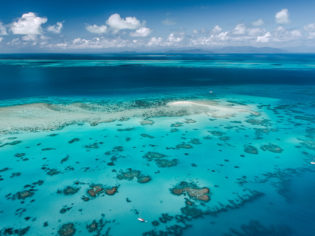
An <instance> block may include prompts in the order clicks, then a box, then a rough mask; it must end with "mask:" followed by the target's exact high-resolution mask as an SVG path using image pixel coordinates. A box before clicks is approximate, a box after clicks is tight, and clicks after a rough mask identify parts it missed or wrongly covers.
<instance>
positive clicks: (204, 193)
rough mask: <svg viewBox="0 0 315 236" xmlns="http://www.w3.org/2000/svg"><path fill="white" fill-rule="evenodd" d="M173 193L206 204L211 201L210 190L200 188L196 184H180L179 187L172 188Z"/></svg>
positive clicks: (183, 182)
mask: <svg viewBox="0 0 315 236" xmlns="http://www.w3.org/2000/svg"><path fill="white" fill-rule="evenodd" d="M171 193H173V194H174V195H182V194H184V195H186V194H187V195H188V196H189V197H190V198H193V199H197V200H199V201H204V202H208V201H209V200H210V196H209V193H210V190H209V188H207V187H203V188H200V187H198V186H197V185H196V184H194V183H187V182H185V181H182V182H180V183H179V184H178V185H176V186H175V187H174V188H172V189H171Z"/></svg>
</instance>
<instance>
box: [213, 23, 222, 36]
mask: <svg viewBox="0 0 315 236" xmlns="http://www.w3.org/2000/svg"><path fill="white" fill-rule="evenodd" d="M221 31H222V28H221V27H220V26H219V25H216V26H214V27H213V29H212V32H213V33H215V34H216V33H220V32H221Z"/></svg>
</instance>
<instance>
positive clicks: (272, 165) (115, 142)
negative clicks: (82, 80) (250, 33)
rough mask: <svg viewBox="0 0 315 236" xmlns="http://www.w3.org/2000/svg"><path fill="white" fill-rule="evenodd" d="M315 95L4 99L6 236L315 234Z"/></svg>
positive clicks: (1, 172) (0, 110) (304, 91)
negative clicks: (314, 163)
mask: <svg viewBox="0 0 315 236" xmlns="http://www.w3.org/2000/svg"><path fill="white" fill-rule="evenodd" d="M209 91H211V93H210V92H209ZM314 91H315V88H314V87H313V86H312V85H304V86H297V85H283V84H281V85H269V84H262V85H234V86H231V85H224V86H223V85H216V86H203V87H193V88H190V89H188V88H174V89H164V90H158V91H156V92H152V91H150V92H146V93H141V92H139V91H137V92H134V93H133V94H130V93H129V94H115V95H111V94H110V95H104V96H86V97H82V96H67V97H65V96H64V97H62V96H58V97H56V96H54V97H53V96H45V97H29V98H15V99H11V100H2V101H1V107H0V132H1V137H0V156H1V158H0V197H1V201H0V217H1V221H0V229H1V234H3V235H14V234H18V235H23V234H25V235H49V234H51V235H56V234H57V235H73V234H74V235H89V234H91V235H126V234H129V235H142V234H144V235H165V234H167V235H181V234H182V235H209V234H212V235H313V234H314V233H315V227H314V224H313V219H314V217H315V215H314V214H315V213H314V212H315V211H314V204H313V199H314V196H315V190H314V188H313V186H314V179H315V178H314V177H315V172H314V171H315V169H314V168H315V167H314V165H312V164H311V163H312V162H313V161H315V144H314V137H315V125H314V121H315V102H314V101H315V99H314V96H315V93H314ZM138 218H143V219H144V220H145V222H141V221H139V220H138Z"/></svg>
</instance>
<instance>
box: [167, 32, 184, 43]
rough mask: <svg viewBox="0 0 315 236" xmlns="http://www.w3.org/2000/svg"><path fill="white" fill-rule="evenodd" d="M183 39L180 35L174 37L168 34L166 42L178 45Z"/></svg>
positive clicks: (172, 34)
mask: <svg viewBox="0 0 315 236" xmlns="http://www.w3.org/2000/svg"><path fill="white" fill-rule="evenodd" d="M183 39H184V37H183V36H182V35H179V36H175V34H174V33H170V35H169V36H168V38H167V41H168V42H170V43H179V42H181V41H183Z"/></svg>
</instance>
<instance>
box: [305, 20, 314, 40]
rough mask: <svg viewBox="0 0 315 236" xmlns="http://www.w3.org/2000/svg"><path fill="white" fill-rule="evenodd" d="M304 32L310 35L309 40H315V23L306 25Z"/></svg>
mask: <svg viewBox="0 0 315 236" xmlns="http://www.w3.org/2000/svg"><path fill="white" fill-rule="evenodd" d="M304 30H305V31H306V32H307V33H308V36H307V38H308V39H314V38H315V23H312V24H308V25H305V26H304Z"/></svg>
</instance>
